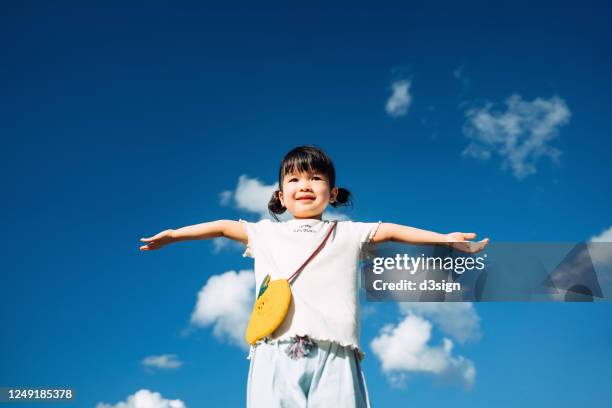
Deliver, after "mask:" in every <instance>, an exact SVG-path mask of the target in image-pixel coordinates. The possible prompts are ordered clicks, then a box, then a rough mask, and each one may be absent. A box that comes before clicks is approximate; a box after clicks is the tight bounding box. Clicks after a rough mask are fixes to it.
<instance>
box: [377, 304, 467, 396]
mask: <svg viewBox="0 0 612 408" xmlns="http://www.w3.org/2000/svg"><path fill="white" fill-rule="evenodd" d="M431 329H432V325H431V323H429V322H428V321H427V320H425V319H423V318H422V317H419V316H415V315H408V316H406V317H405V318H404V320H403V321H402V322H400V323H399V324H398V325H397V326H394V325H386V326H385V327H383V328H382V330H381V331H380V333H379V335H378V336H377V337H375V338H374V339H373V340H372V342H371V343H370V347H371V348H372V351H373V352H374V354H375V355H376V356H377V357H378V358H379V359H380V361H381V363H382V369H383V372H384V373H385V374H386V375H387V378H388V379H389V381H390V382H391V384H392V385H393V386H403V384H404V383H405V381H406V379H407V378H408V375H407V373H409V372H416V373H429V374H434V375H437V376H438V377H439V378H444V379H448V380H452V381H460V382H461V383H462V384H463V385H464V386H465V387H466V388H470V387H472V386H473V385H474V381H475V378H476V369H475V368H474V364H473V363H472V361H470V360H468V359H466V358H465V357H463V356H453V354H452V349H453V342H452V341H451V340H450V339H448V338H444V339H443V342H442V344H441V345H439V346H433V345H430V344H428V343H429V341H430V339H431Z"/></svg>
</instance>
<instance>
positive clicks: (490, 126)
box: [462, 94, 571, 179]
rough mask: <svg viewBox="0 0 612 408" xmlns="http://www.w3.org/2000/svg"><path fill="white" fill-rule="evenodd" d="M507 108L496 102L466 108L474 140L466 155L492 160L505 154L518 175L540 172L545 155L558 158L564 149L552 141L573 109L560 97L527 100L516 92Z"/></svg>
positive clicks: (468, 132)
mask: <svg viewBox="0 0 612 408" xmlns="http://www.w3.org/2000/svg"><path fill="white" fill-rule="evenodd" d="M504 104H505V105H506V108H505V109H494V106H493V104H492V103H486V104H485V106H483V107H479V108H473V109H468V110H467V111H466V112H465V117H466V123H465V125H464V128H463V132H464V134H465V136H466V137H467V138H468V139H470V144H469V145H468V146H467V147H466V148H465V150H464V151H463V153H462V154H463V156H467V157H473V158H477V159H481V160H488V159H490V158H491V157H492V155H493V154H497V155H499V156H500V157H501V158H502V165H503V167H504V168H506V167H510V168H511V170H512V173H513V175H514V176H515V177H516V178H517V179H524V178H525V177H527V176H529V175H531V174H534V173H536V171H537V168H536V165H537V164H538V162H539V160H540V158H541V157H546V156H547V157H549V158H550V159H552V160H553V161H557V160H558V159H559V156H560V155H561V151H560V150H559V149H557V148H555V147H553V146H551V145H550V142H551V141H553V140H554V139H555V138H556V137H557V136H558V131H559V129H560V128H561V127H562V126H563V125H565V124H566V123H568V122H569V119H570V116H571V112H570V110H569V108H568V107H567V104H566V103H565V101H564V100H563V99H561V98H560V97H557V96H555V97H552V98H550V99H544V98H536V99H534V100H533V101H531V102H530V101H525V100H523V99H522V98H521V96H520V95H516V94H515V95H512V96H510V97H509V98H508V99H506V101H505V102H504Z"/></svg>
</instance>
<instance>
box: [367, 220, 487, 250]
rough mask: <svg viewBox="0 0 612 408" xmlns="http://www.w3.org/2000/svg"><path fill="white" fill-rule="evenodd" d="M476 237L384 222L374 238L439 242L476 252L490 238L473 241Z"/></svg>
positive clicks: (412, 241)
mask: <svg viewBox="0 0 612 408" xmlns="http://www.w3.org/2000/svg"><path fill="white" fill-rule="evenodd" d="M474 238H476V234H475V233H473V232H467V233H466V232H453V233H450V234H439V233H437V232H432V231H427V230H422V229H418V228H413V227H407V226H405V225H399V224H389V223H382V224H380V227H379V228H378V231H376V235H374V237H373V238H372V242H373V243H378V242H386V241H394V242H405V243H407V244H439V245H447V246H450V247H452V248H454V249H457V250H459V251H462V252H468V253H475V252H479V251H482V249H483V248H484V247H485V246H487V244H488V243H489V238H485V239H483V240H482V241H478V242H473V241H469V240H470V239H474Z"/></svg>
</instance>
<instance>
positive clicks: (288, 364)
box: [247, 341, 370, 408]
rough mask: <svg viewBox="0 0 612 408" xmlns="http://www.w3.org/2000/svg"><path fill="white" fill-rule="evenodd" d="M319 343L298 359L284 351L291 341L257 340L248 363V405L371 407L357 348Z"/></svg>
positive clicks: (255, 407) (270, 407) (261, 407)
mask: <svg viewBox="0 0 612 408" xmlns="http://www.w3.org/2000/svg"><path fill="white" fill-rule="evenodd" d="M316 343H317V344H316V346H315V347H314V348H313V349H312V350H311V351H310V352H309V353H308V355H307V356H305V357H302V358H299V359H297V360H293V359H291V358H290V357H289V356H288V355H287V354H286V353H285V350H286V348H287V347H289V344H288V343H282V342H277V343H270V344H268V343H260V344H258V345H257V346H256V347H255V348H254V352H253V354H252V356H251V364H250V367H249V378H248V384H247V408H276V407H279V408H280V407H282V408H306V407H308V408H319V407H320V408H329V407H333V408H370V400H369V398H368V391H367V387H366V383H365V378H364V376H363V372H362V371H361V367H360V363H359V362H358V361H357V358H356V355H355V352H354V350H353V349H351V348H350V347H342V346H340V345H338V344H337V343H333V342H328V341H317V342H316Z"/></svg>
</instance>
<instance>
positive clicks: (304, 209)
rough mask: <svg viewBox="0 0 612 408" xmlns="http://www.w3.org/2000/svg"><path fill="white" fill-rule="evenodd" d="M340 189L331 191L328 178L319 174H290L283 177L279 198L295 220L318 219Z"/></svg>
mask: <svg viewBox="0 0 612 408" xmlns="http://www.w3.org/2000/svg"><path fill="white" fill-rule="evenodd" d="M337 194H338V189H337V188H336V187H334V188H333V189H331V190H330V188H329V181H328V179H327V176H325V175H324V174H322V173H319V172H316V171H315V172H308V173H306V172H304V173H289V174H287V175H285V177H283V185H282V188H281V192H280V194H279V198H280V201H281V204H282V205H283V206H284V207H286V208H287V211H289V212H290V213H291V215H293V217H294V218H318V219H321V214H323V211H325V207H327V205H328V204H329V201H330V199H333V200H335V198H336V195H337Z"/></svg>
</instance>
